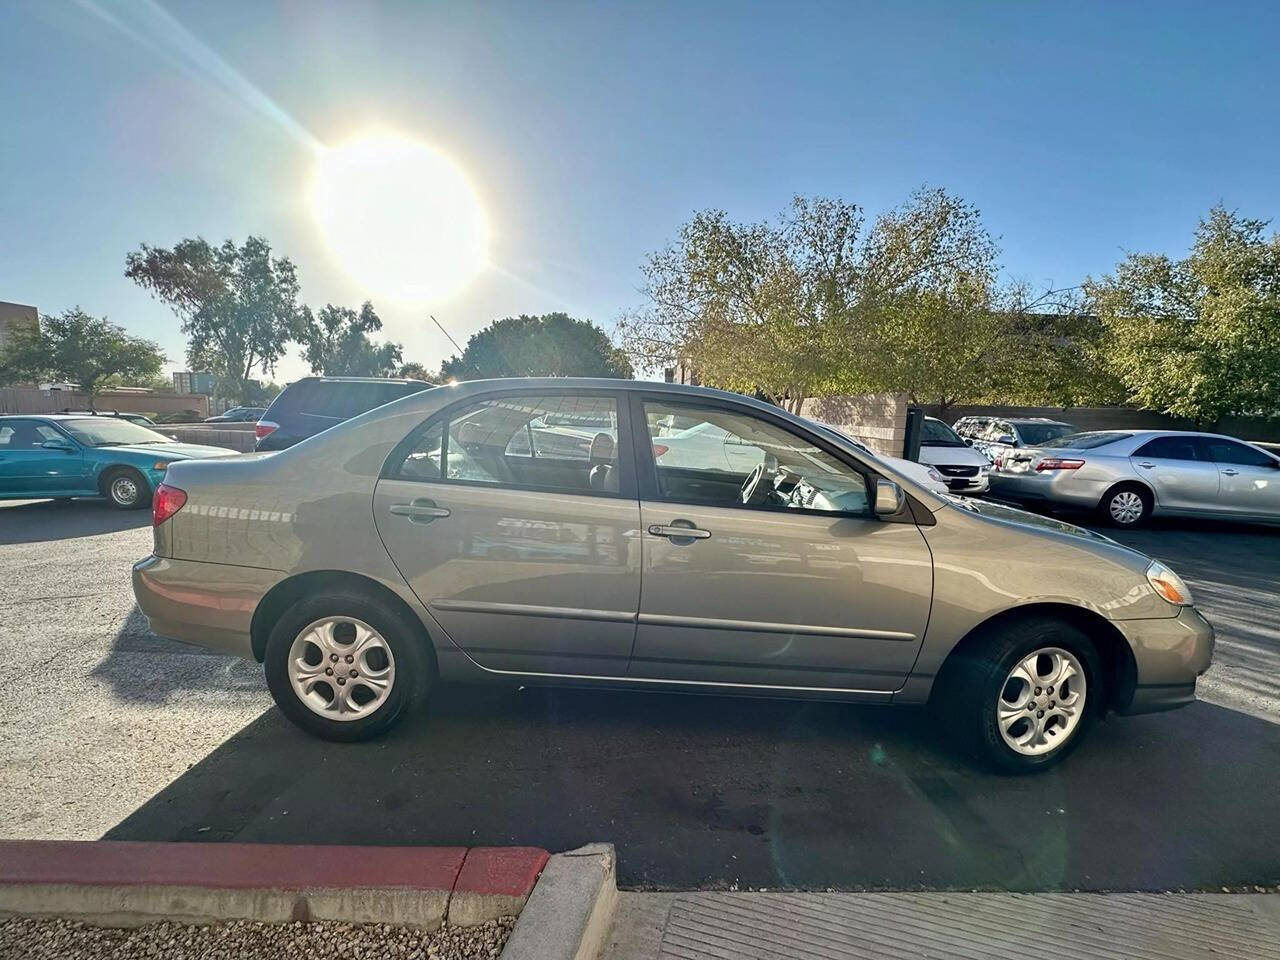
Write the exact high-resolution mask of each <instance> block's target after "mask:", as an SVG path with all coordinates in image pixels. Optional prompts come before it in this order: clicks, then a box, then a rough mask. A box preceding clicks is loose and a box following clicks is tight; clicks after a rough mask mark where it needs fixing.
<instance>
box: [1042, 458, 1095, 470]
mask: <svg viewBox="0 0 1280 960" xmlns="http://www.w3.org/2000/svg"><path fill="white" fill-rule="evenodd" d="M1083 466H1084V461H1083V460H1063V459H1061V458H1059V457H1045V458H1044V459H1043V460H1041V461H1040V462H1039V463H1037V464H1036V472H1037V473H1039V472H1040V471H1042V470H1079V469H1080V468H1081V467H1083Z"/></svg>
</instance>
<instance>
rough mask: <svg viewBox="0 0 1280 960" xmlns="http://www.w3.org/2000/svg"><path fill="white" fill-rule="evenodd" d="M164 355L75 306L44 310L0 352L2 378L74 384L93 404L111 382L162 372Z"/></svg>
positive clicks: (148, 378) (111, 324)
mask: <svg viewBox="0 0 1280 960" xmlns="http://www.w3.org/2000/svg"><path fill="white" fill-rule="evenodd" d="M164 359H165V357H164V354H163V353H161V352H160V348H159V347H158V346H157V345H156V344H155V343H153V342H152V341H150V340H144V339H142V338H141V337H132V336H129V334H127V333H125V332H124V330H123V329H122V328H121V327H118V326H116V325H115V324H114V323H108V322H107V320H106V319H105V318H100V317H94V316H90V315H89V314H87V313H85V312H84V311H83V310H81V309H80V308H79V307H74V308H72V309H70V310H64V311H63V312H62V313H61V314H57V315H47V314H42V315H41V316H40V321H39V323H38V324H37V325H36V326H35V327H32V328H29V329H28V328H20V329H19V330H17V331H15V333H14V337H13V342H12V343H11V344H10V346H9V348H8V350H6V352H5V355H4V356H3V357H0V379H3V381H4V382H7V383H13V382H19V381H24V380H41V379H45V378H47V379H51V380H65V381H68V382H70V383H75V384H78V385H79V387H80V390H81V392H83V393H85V394H88V396H89V405H90V408H92V406H93V400H94V398H95V397H96V396H97V395H98V394H99V393H101V392H102V390H103V388H104V387H105V386H107V385H108V382H109V381H117V382H118V381H119V380H129V379H139V380H150V379H152V378H154V377H156V376H157V375H158V374H159V372H160V366H161V364H163V363H164Z"/></svg>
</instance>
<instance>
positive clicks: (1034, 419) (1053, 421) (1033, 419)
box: [991, 417, 1101, 432]
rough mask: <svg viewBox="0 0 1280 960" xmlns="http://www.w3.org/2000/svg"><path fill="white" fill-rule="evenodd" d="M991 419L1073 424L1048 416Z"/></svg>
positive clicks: (1055, 424) (993, 418)
mask: <svg viewBox="0 0 1280 960" xmlns="http://www.w3.org/2000/svg"><path fill="white" fill-rule="evenodd" d="M991 419H992V420H1003V421H1004V422H1005V423H1051V424H1053V425H1054V426H1057V427H1070V426H1074V424H1070V423H1067V421H1065V420H1054V419H1051V418H1050V417H992V418H991ZM1099 432H1101V431H1099Z"/></svg>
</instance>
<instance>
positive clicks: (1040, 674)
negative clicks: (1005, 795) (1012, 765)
mask: <svg viewBox="0 0 1280 960" xmlns="http://www.w3.org/2000/svg"><path fill="white" fill-rule="evenodd" d="M1085 695H1086V681H1085V673H1084V668H1083V667H1082V666H1081V665H1080V661H1079V660H1077V659H1076V657H1075V655H1074V654H1072V653H1070V652H1069V651H1067V650H1063V649H1062V648H1061V647H1043V648H1041V649H1039V650H1036V651H1035V652H1033V653H1029V654H1027V655H1026V656H1025V657H1023V658H1022V659H1021V660H1019V661H1018V663H1017V664H1016V665H1015V666H1014V668H1013V669H1012V670H1010V671H1009V675H1008V676H1007V677H1006V678H1005V681H1004V684H1003V685H1002V686H1001V688H1000V695H999V697H998V698H997V699H996V725H997V726H998V727H999V728H1000V736H1001V737H1003V738H1004V742H1005V743H1006V744H1008V745H1009V747H1010V748H1012V749H1013V750H1014V751H1015V752H1017V753H1020V754H1022V755H1023V756H1027V757H1035V756H1041V755H1043V754H1046V753H1050V752H1052V751H1054V750H1056V749H1057V748H1058V747H1060V746H1062V745H1063V744H1064V743H1066V742H1067V741H1068V740H1070V739H1071V735H1072V734H1073V733H1074V732H1075V729H1076V727H1077V726H1078V725H1079V723H1080V718H1081V717H1082V716H1083V715H1084V701H1085Z"/></svg>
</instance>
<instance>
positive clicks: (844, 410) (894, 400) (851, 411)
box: [800, 393, 907, 457]
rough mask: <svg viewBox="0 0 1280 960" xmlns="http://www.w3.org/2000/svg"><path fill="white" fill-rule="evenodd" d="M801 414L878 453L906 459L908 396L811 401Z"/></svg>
mask: <svg viewBox="0 0 1280 960" xmlns="http://www.w3.org/2000/svg"><path fill="white" fill-rule="evenodd" d="M800 414H801V416H805V417H808V418H809V419H810V420H817V421H818V422H819V423H825V424H828V425H830V426H833V427H835V428H837V429H839V430H842V431H844V432H845V433H847V434H849V435H851V436H853V437H857V438H858V439H859V440H861V441H862V442H863V443H865V444H866V445H867V446H868V447H870V448H871V449H872V450H874V451H875V452H876V453H881V454H885V455H886V456H890V457H900V456H902V443H903V440H904V439H905V438H906V433H907V398H906V395H905V394H900V393H878V394H870V395H867V396H861V397H810V398H809V399H808V400H805V401H804V403H802V404H801V405H800Z"/></svg>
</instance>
